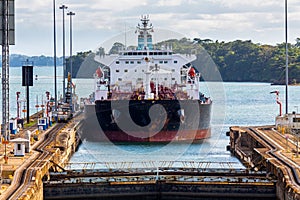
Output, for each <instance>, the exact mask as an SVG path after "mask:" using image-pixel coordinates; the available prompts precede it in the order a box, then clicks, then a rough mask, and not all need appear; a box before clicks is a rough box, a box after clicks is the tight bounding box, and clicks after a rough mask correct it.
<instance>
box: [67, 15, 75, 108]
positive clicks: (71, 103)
mask: <svg viewBox="0 0 300 200" xmlns="http://www.w3.org/2000/svg"><path fill="white" fill-rule="evenodd" d="M67 15H69V16H70V59H69V62H70V73H71V77H70V82H71V83H72V76H73V66H72V65H73V63H72V62H73V61H72V16H73V15H75V13H74V12H72V11H70V12H68V13H67ZM72 98H73V94H72V86H71V100H70V106H71V112H73V101H72Z"/></svg>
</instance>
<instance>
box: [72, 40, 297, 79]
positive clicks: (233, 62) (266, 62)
mask: <svg viewBox="0 0 300 200" xmlns="http://www.w3.org/2000/svg"><path fill="white" fill-rule="evenodd" d="M162 45H164V46H165V47H166V46H169V47H172V49H173V52H174V53H182V54H191V53H192V54H193V53H196V54H197V57H198V59H197V62H195V63H193V64H194V65H197V64H199V65H202V64H201V63H203V62H202V61H201V59H202V57H201V56H202V54H203V52H204V50H205V51H206V52H207V53H208V54H209V55H210V57H211V58H212V60H213V61H214V62H215V64H216V66H217V69H218V70H219V71H220V74H221V76H222V79H223V81H253V82H272V83H276V84H282V83H284V79H285V44H284V43H281V44H277V45H262V44H255V43H253V42H252V41H251V40H246V41H242V40H236V41H232V42H219V41H218V40H217V41H212V40H210V39H200V38H195V39H194V40H190V39H187V38H182V39H180V40H177V39H171V40H167V41H163V42H160V43H158V44H156V45H155V46H156V47H161V46H162ZM123 46H124V45H123V44H122V43H119V42H116V43H115V44H114V45H113V47H112V48H111V49H110V51H108V52H109V53H116V52H117V50H118V49H120V48H122V47H123ZM288 46H289V78H290V79H289V82H290V83H292V84H293V83H299V82H300V38H297V39H296V43H295V44H288ZM106 52H107V51H106ZM96 54H97V55H103V54H104V49H103V48H99V51H98V52H96ZM94 56H95V54H93V53H91V52H90V51H89V52H84V53H82V52H81V53H79V54H77V55H76V56H74V59H73V60H74V64H73V69H74V68H75V71H74V73H73V77H75V72H76V68H78V66H81V67H83V63H84V62H86V63H85V64H84V69H85V70H83V71H85V72H86V71H87V70H86V69H88V68H89V69H90V72H89V73H86V74H85V75H84V76H81V77H86V78H90V77H92V74H93V73H94V72H95V70H96V68H97V67H98V65H99V64H97V63H95V62H94V61H93V58H94ZM86 67H87V68H86ZM199 67H200V70H201V67H202V66H199ZM91 68H92V69H91ZM204 70H205V69H204ZM77 71H78V70H77ZM77 77H78V75H77Z"/></svg>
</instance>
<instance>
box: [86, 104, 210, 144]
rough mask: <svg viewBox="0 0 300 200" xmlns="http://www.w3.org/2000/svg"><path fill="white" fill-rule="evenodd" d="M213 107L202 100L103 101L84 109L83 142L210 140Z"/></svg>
mask: <svg viewBox="0 0 300 200" xmlns="http://www.w3.org/2000/svg"><path fill="white" fill-rule="evenodd" d="M211 106H212V104H211V103H210V104H202V103H201V102H200V101H199V100H118V101H113V100H104V101H96V102H95V104H91V105H85V120H84V126H83V132H82V133H83V134H82V137H83V138H82V139H87V140H96V141H111V142H171V141H197V140H202V139H205V138H208V137H210V118H211Z"/></svg>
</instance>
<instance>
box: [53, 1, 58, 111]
mask: <svg viewBox="0 0 300 200" xmlns="http://www.w3.org/2000/svg"><path fill="white" fill-rule="evenodd" d="M55 15H56V13H55V0H53V39H54V41H53V51H54V52H53V53H54V59H53V62H54V63H53V64H54V110H55V111H56V110H57V83H56V21H55Z"/></svg>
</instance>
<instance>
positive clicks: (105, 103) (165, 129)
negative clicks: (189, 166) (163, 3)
mask: <svg viewBox="0 0 300 200" xmlns="http://www.w3.org/2000/svg"><path fill="white" fill-rule="evenodd" d="M140 20H141V22H140V23H141V24H138V26H137V27H136V33H137V34H138V36H137V39H138V45H137V47H135V48H131V49H129V48H123V49H120V50H119V52H118V54H110V55H97V56H96V57H95V61H96V62H98V63H99V66H101V67H99V68H98V69H97V70H96V72H95V75H94V78H95V88H94V93H93V95H91V98H90V99H89V101H87V102H85V105H84V109H85V120H84V123H85V126H84V129H83V133H84V135H83V137H84V138H86V139H87V140H94V141H95V140H97V141H111V142H173V141H174V142H184V141H186V142H195V141H199V140H203V139H205V138H208V137H210V135H211V128H210V119H211V107H212V101H211V99H210V98H209V97H206V96H205V95H204V94H202V93H201V92H200V87H199V83H200V73H199V72H198V71H197V70H196V69H195V68H194V66H193V65H192V64H191V62H192V61H194V60H196V56H195V55H192V54H189V55H182V54H176V53H173V51H172V47H168V46H164V47H160V48H157V47H155V46H154V45H153V44H152V32H153V26H152V24H150V23H149V16H141V19H140Z"/></svg>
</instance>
